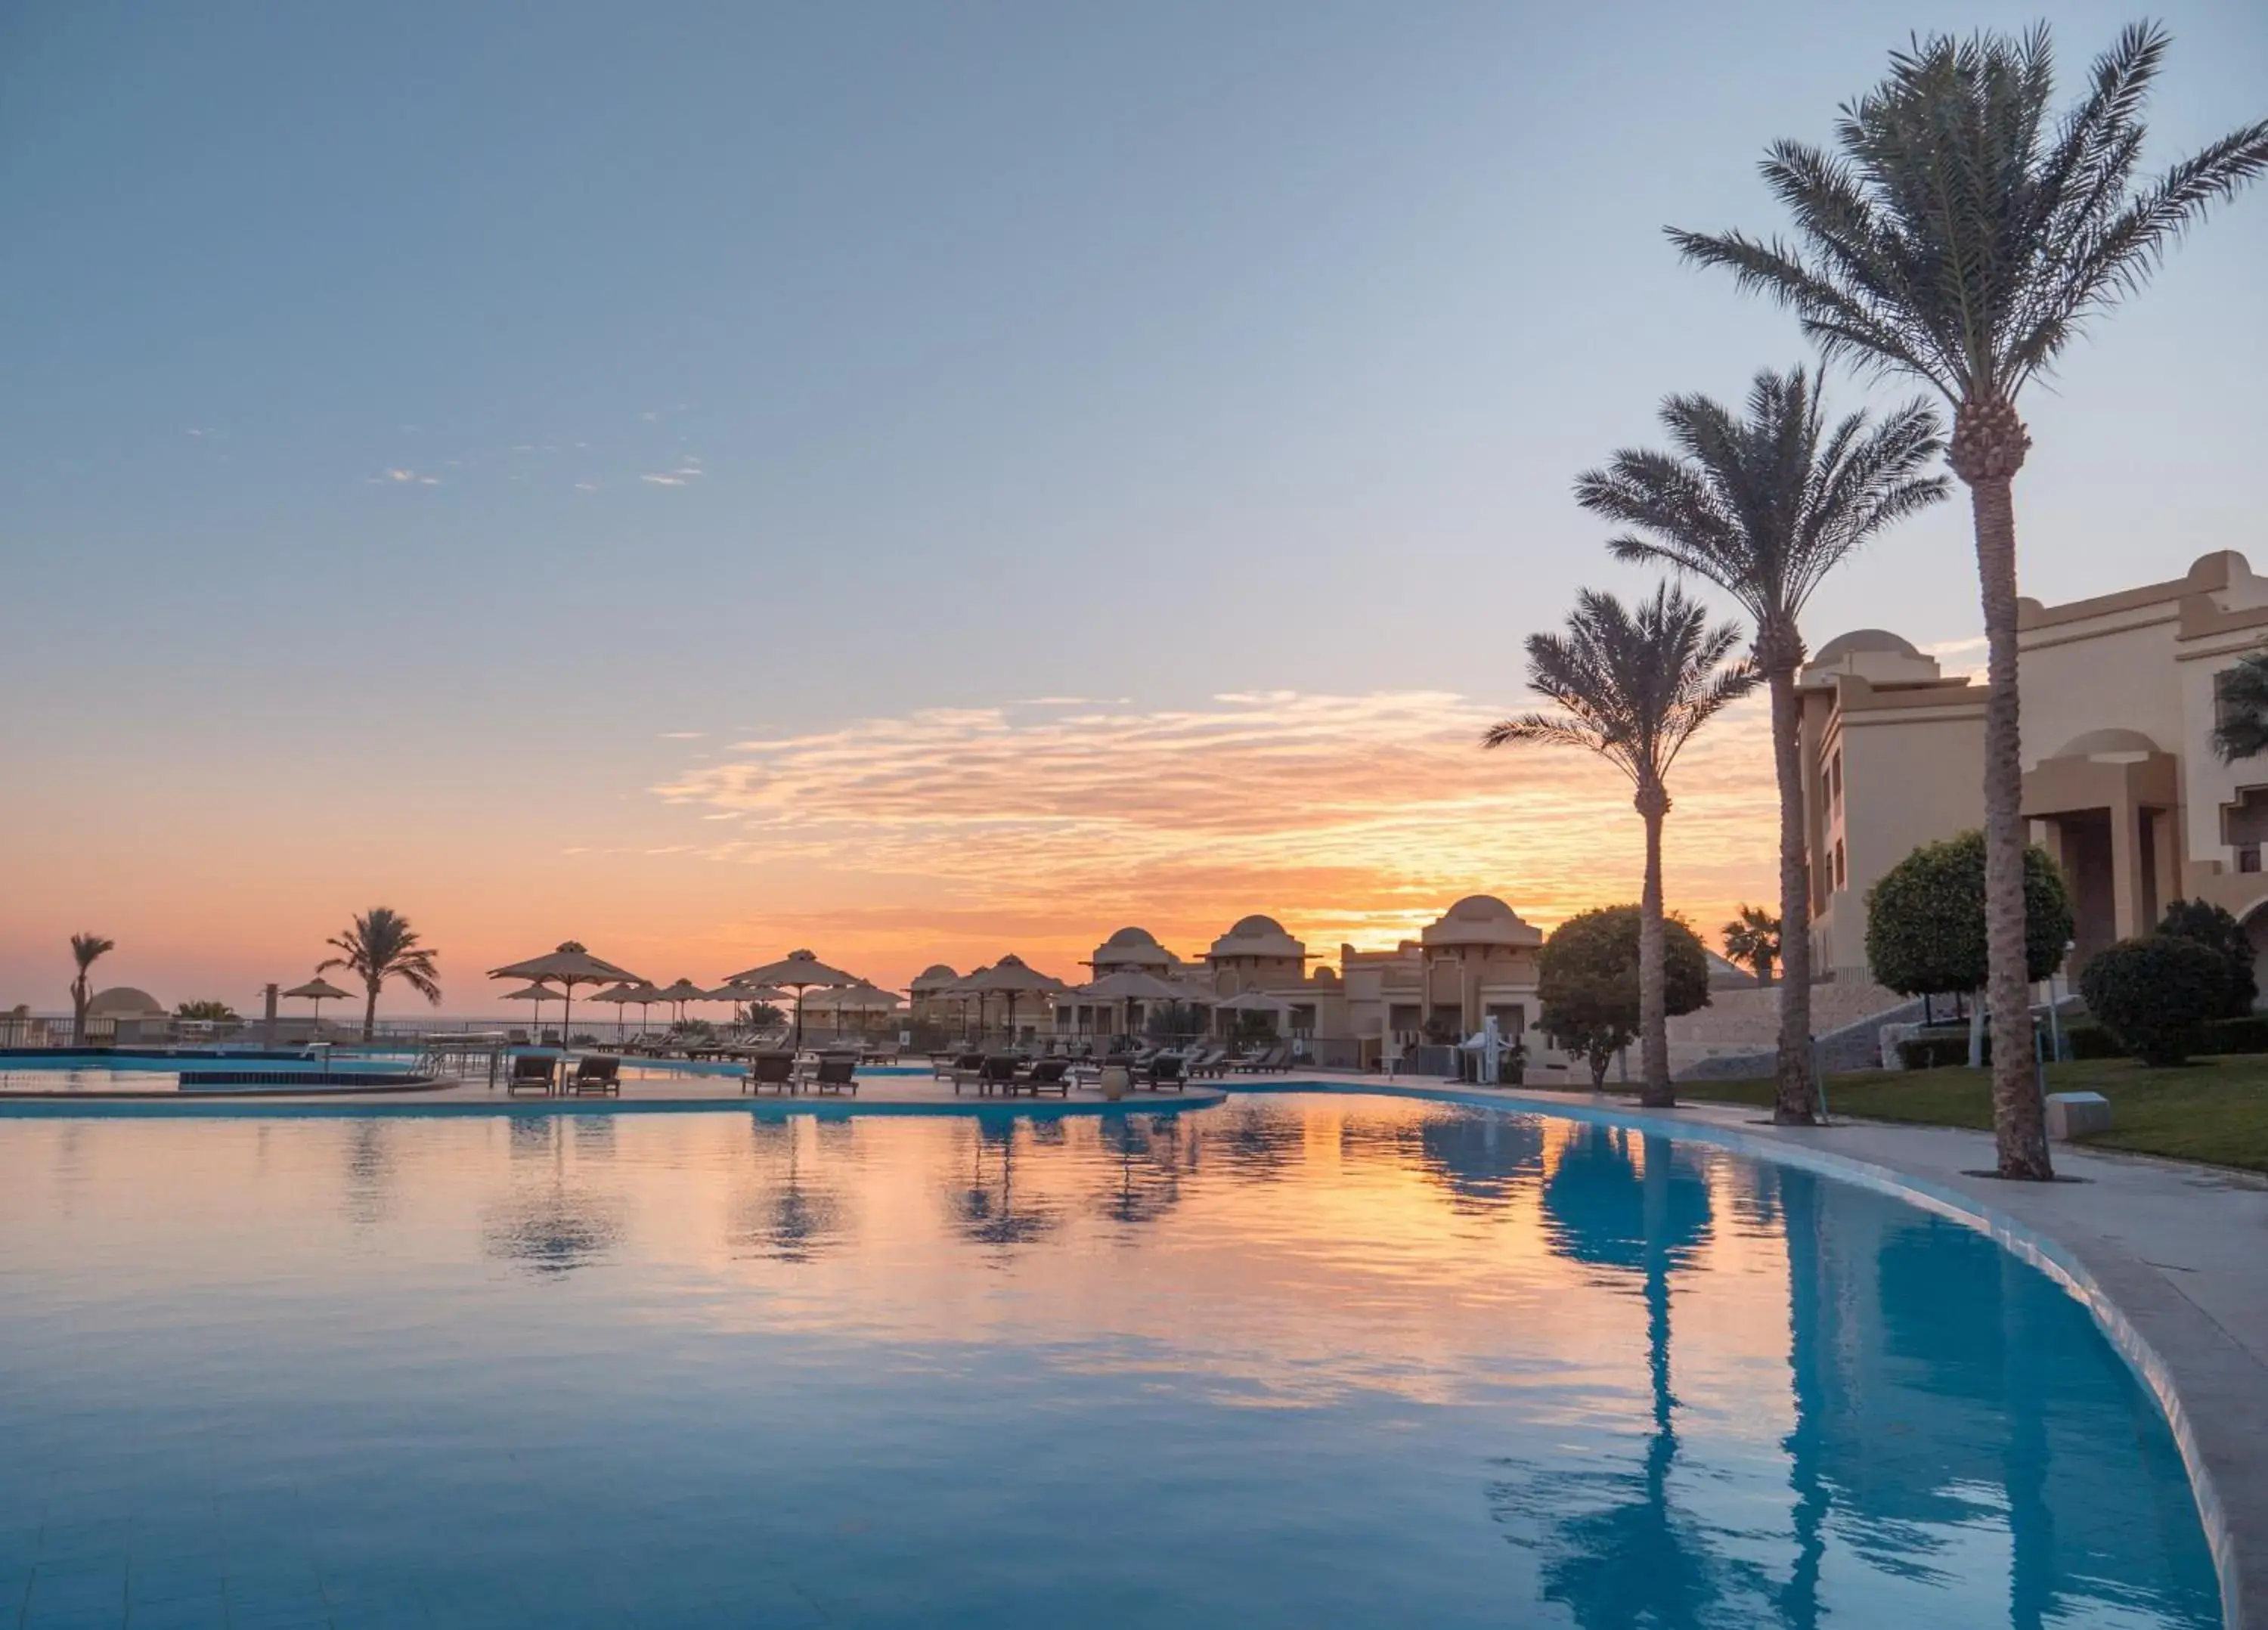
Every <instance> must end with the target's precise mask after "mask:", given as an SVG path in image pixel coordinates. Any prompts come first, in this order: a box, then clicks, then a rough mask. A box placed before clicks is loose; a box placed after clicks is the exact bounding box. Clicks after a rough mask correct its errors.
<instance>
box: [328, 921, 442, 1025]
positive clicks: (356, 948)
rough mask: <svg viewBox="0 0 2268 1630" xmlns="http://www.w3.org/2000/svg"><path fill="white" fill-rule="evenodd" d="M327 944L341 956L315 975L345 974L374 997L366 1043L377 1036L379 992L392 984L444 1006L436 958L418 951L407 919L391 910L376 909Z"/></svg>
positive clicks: (366, 1011)
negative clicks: (352, 975) (339, 971)
mask: <svg viewBox="0 0 2268 1630" xmlns="http://www.w3.org/2000/svg"><path fill="white" fill-rule="evenodd" d="M324 943H325V944H326V945H329V946H332V947H334V948H336V949H337V950H339V951H340V952H342V953H343V955H338V956H328V957H325V958H324V959H323V960H322V961H321V962H320V963H316V964H315V971H316V972H317V973H323V972H326V971H328V970H330V969H333V968H344V969H347V970H350V971H351V972H354V973H357V974H359V975H361V976H362V984H363V989H364V990H365V991H367V992H369V993H370V999H369V1000H368V1001H367V1002H365V1004H364V1005H363V1010H362V1038H363V1040H365V1041H368V1040H370V1039H371V1037H372V1036H375V1035H377V1034H378V992H379V987H380V986H381V985H384V984H385V983H386V982H387V980H388V979H399V980H401V982H402V983H403V984H405V985H408V986H409V988H410V989H411V990H413V991H415V992H417V994H419V995H420V996H422V997H423V998H424V999H426V1000H427V1001H429V1002H431V1003H432V1004H433V1005H434V1006H435V1007H439V1006H440V1005H441V975H440V971H439V970H438V969H436V968H435V967H434V966H433V958H434V957H435V956H436V955H438V952H434V951H429V950H427V949H425V948H423V946H421V945H419V944H418V943H417V931H416V929H415V928H412V927H411V926H409V918H406V917H404V916H402V915H401V913H400V912H399V911H394V909H393V908H392V907H391V906H384V905H373V906H372V907H371V908H370V910H369V911H365V912H364V913H363V914H362V915H361V916H359V917H357V918H355V919H354V924H353V926H351V927H350V928H349V929H348V930H347V931H346V932H345V933H337V934H333V935H332V936H331V937H330V938H329V939H328V940H325V941H324Z"/></svg>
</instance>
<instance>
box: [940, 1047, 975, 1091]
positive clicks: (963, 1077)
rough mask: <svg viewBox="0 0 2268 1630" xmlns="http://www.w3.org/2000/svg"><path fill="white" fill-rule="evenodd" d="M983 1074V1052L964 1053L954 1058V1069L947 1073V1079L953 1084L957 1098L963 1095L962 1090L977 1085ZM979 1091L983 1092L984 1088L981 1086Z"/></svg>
mask: <svg viewBox="0 0 2268 1630" xmlns="http://www.w3.org/2000/svg"><path fill="white" fill-rule="evenodd" d="M983 1073H984V1055H983V1053H981V1052H963V1053H961V1054H958V1055H956V1056H955V1057H954V1060H953V1067H952V1068H951V1069H950V1070H948V1071H947V1072H946V1079H947V1080H948V1081H951V1082H952V1083H953V1095H954V1097H956V1098H957V1097H959V1096H960V1095H961V1088H963V1087H967V1086H969V1085H972V1084H974V1083H976V1082H977V1081H978V1079H979V1078H980V1077H981V1076H983ZM977 1090H978V1091H980V1092H981V1091H983V1087H982V1086H981V1085H980V1086H978V1088H977Z"/></svg>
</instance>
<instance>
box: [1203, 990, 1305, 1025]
mask: <svg viewBox="0 0 2268 1630" xmlns="http://www.w3.org/2000/svg"><path fill="white" fill-rule="evenodd" d="M1212 1010H1213V1011H1214V1012H1215V1013H1265V1014H1275V1015H1276V1017H1278V1018H1279V1019H1281V1018H1285V1017H1287V1016H1288V1015H1289V1014H1291V1011H1292V1004H1291V1003H1290V1002H1287V1001H1285V999H1283V998H1282V997H1280V996H1277V995H1274V994H1271V993H1270V992H1267V991H1240V992H1238V993H1237V994H1235V995H1234V996H1230V997H1225V998H1223V999H1221V1000H1219V1001H1217V1002H1215V1003H1214V1004H1213V1005H1212Z"/></svg>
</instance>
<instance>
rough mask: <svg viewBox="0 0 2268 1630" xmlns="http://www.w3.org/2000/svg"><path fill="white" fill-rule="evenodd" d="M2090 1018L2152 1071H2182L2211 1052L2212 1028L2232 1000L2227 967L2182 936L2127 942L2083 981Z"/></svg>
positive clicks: (2104, 954) (2106, 953)
mask: <svg viewBox="0 0 2268 1630" xmlns="http://www.w3.org/2000/svg"><path fill="white" fill-rule="evenodd" d="M2079 988H2080V993H2081V994H2082V995H2084V996H2085V997H2086V998H2087V1007H2088V1012H2090V1013H2092V1014H2094V1015H2095V1017H2096V1018H2097V1019H2099V1020H2101V1021H2102V1024H2103V1028H2104V1029H2108V1030H2109V1031H2110V1033H2111V1034H2112V1035H2113V1036H2117V1038H2118V1040H2119V1042H2120V1044H2122V1045H2123V1046H2124V1047H2125V1049H2126V1051H2129V1052H2131V1053H2132V1054H2133V1055H2134V1056H2135V1057H2136V1058H2139V1059H2141V1060H2142V1062H2143V1063H2145V1064H2148V1065H2173V1064H2179V1063H2181V1062H2182V1061H2183V1059H2185V1058H2188V1057H2189V1055H2190V1054H2191V1053H2192V1052H2196V1051H2198V1050H2199V1049H2200V1047H2202V1046H2203V1045H2204V1044H2205V1034H2204V1032H2205V1024H2206V1022H2207V1021H2209V1020H2212V1019H2214V1018H2217V1017H2219V1016H2220V1011H2221V1008H2222V1006H2223V1005H2224V1004H2225V1003H2226V1002H2227V1001H2228V959H2227V958H2225V957H2223V956H2222V955H2221V954H2220V952H2219V951H2216V950H2214V949H2213V948H2212V947H2211V946H2209V945H2200V944H2199V943H2198V941H2196V940H2187V939H2183V938H2182V937H2181V936H2180V935H2178V934H2166V933H2154V934H2145V935H2143V936H2142V937H2141V938H2140V939H2137V940H2120V941H2118V943H2117V944H2116V945H2114V946H2111V947H2110V948H2107V949H2105V950H2101V951H2097V952H2096V953H2095V955H2094V956H2093V957H2092V958H2090V959H2089V961H2088V964H2087V968H2086V970H2085V971H2084V972H2083V973H2081V974H2080V977H2079Z"/></svg>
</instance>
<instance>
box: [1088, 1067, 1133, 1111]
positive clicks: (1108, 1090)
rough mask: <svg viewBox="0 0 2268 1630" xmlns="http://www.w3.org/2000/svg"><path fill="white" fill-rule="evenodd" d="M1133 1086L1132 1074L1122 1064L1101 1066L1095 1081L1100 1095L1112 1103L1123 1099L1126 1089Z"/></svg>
mask: <svg viewBox="0 0 2268 1630" xmlns="http://www.w3.org/2000/svg"><path fill="white" fill-rule="evenodd" d="M1133 1084H1134V1073H1133V1072H1132V1071H1131V1070H1129V1069H1128V1068H1127V1067H1126V1066H1124V1065H1123V1064H1107V1065H1105V1066H1102V1074H1101V1077H1100V1079H1099V1080H1098V1081H1097V1085H1099V1086H1100V1087H1101V1088H1102V1095H1103V1096H1104V1097H1105V1098H1108V1100H1109V1101H1110V1102H1111V1103H1117V1102H1118V1101H1119V1100H1120V1099H1121V1098H1123V1097H1124V1096H1125V1095H1126V1089H1127V1088H1129V1087H1130V1086H1132V1085H1133Z"/></svg>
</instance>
